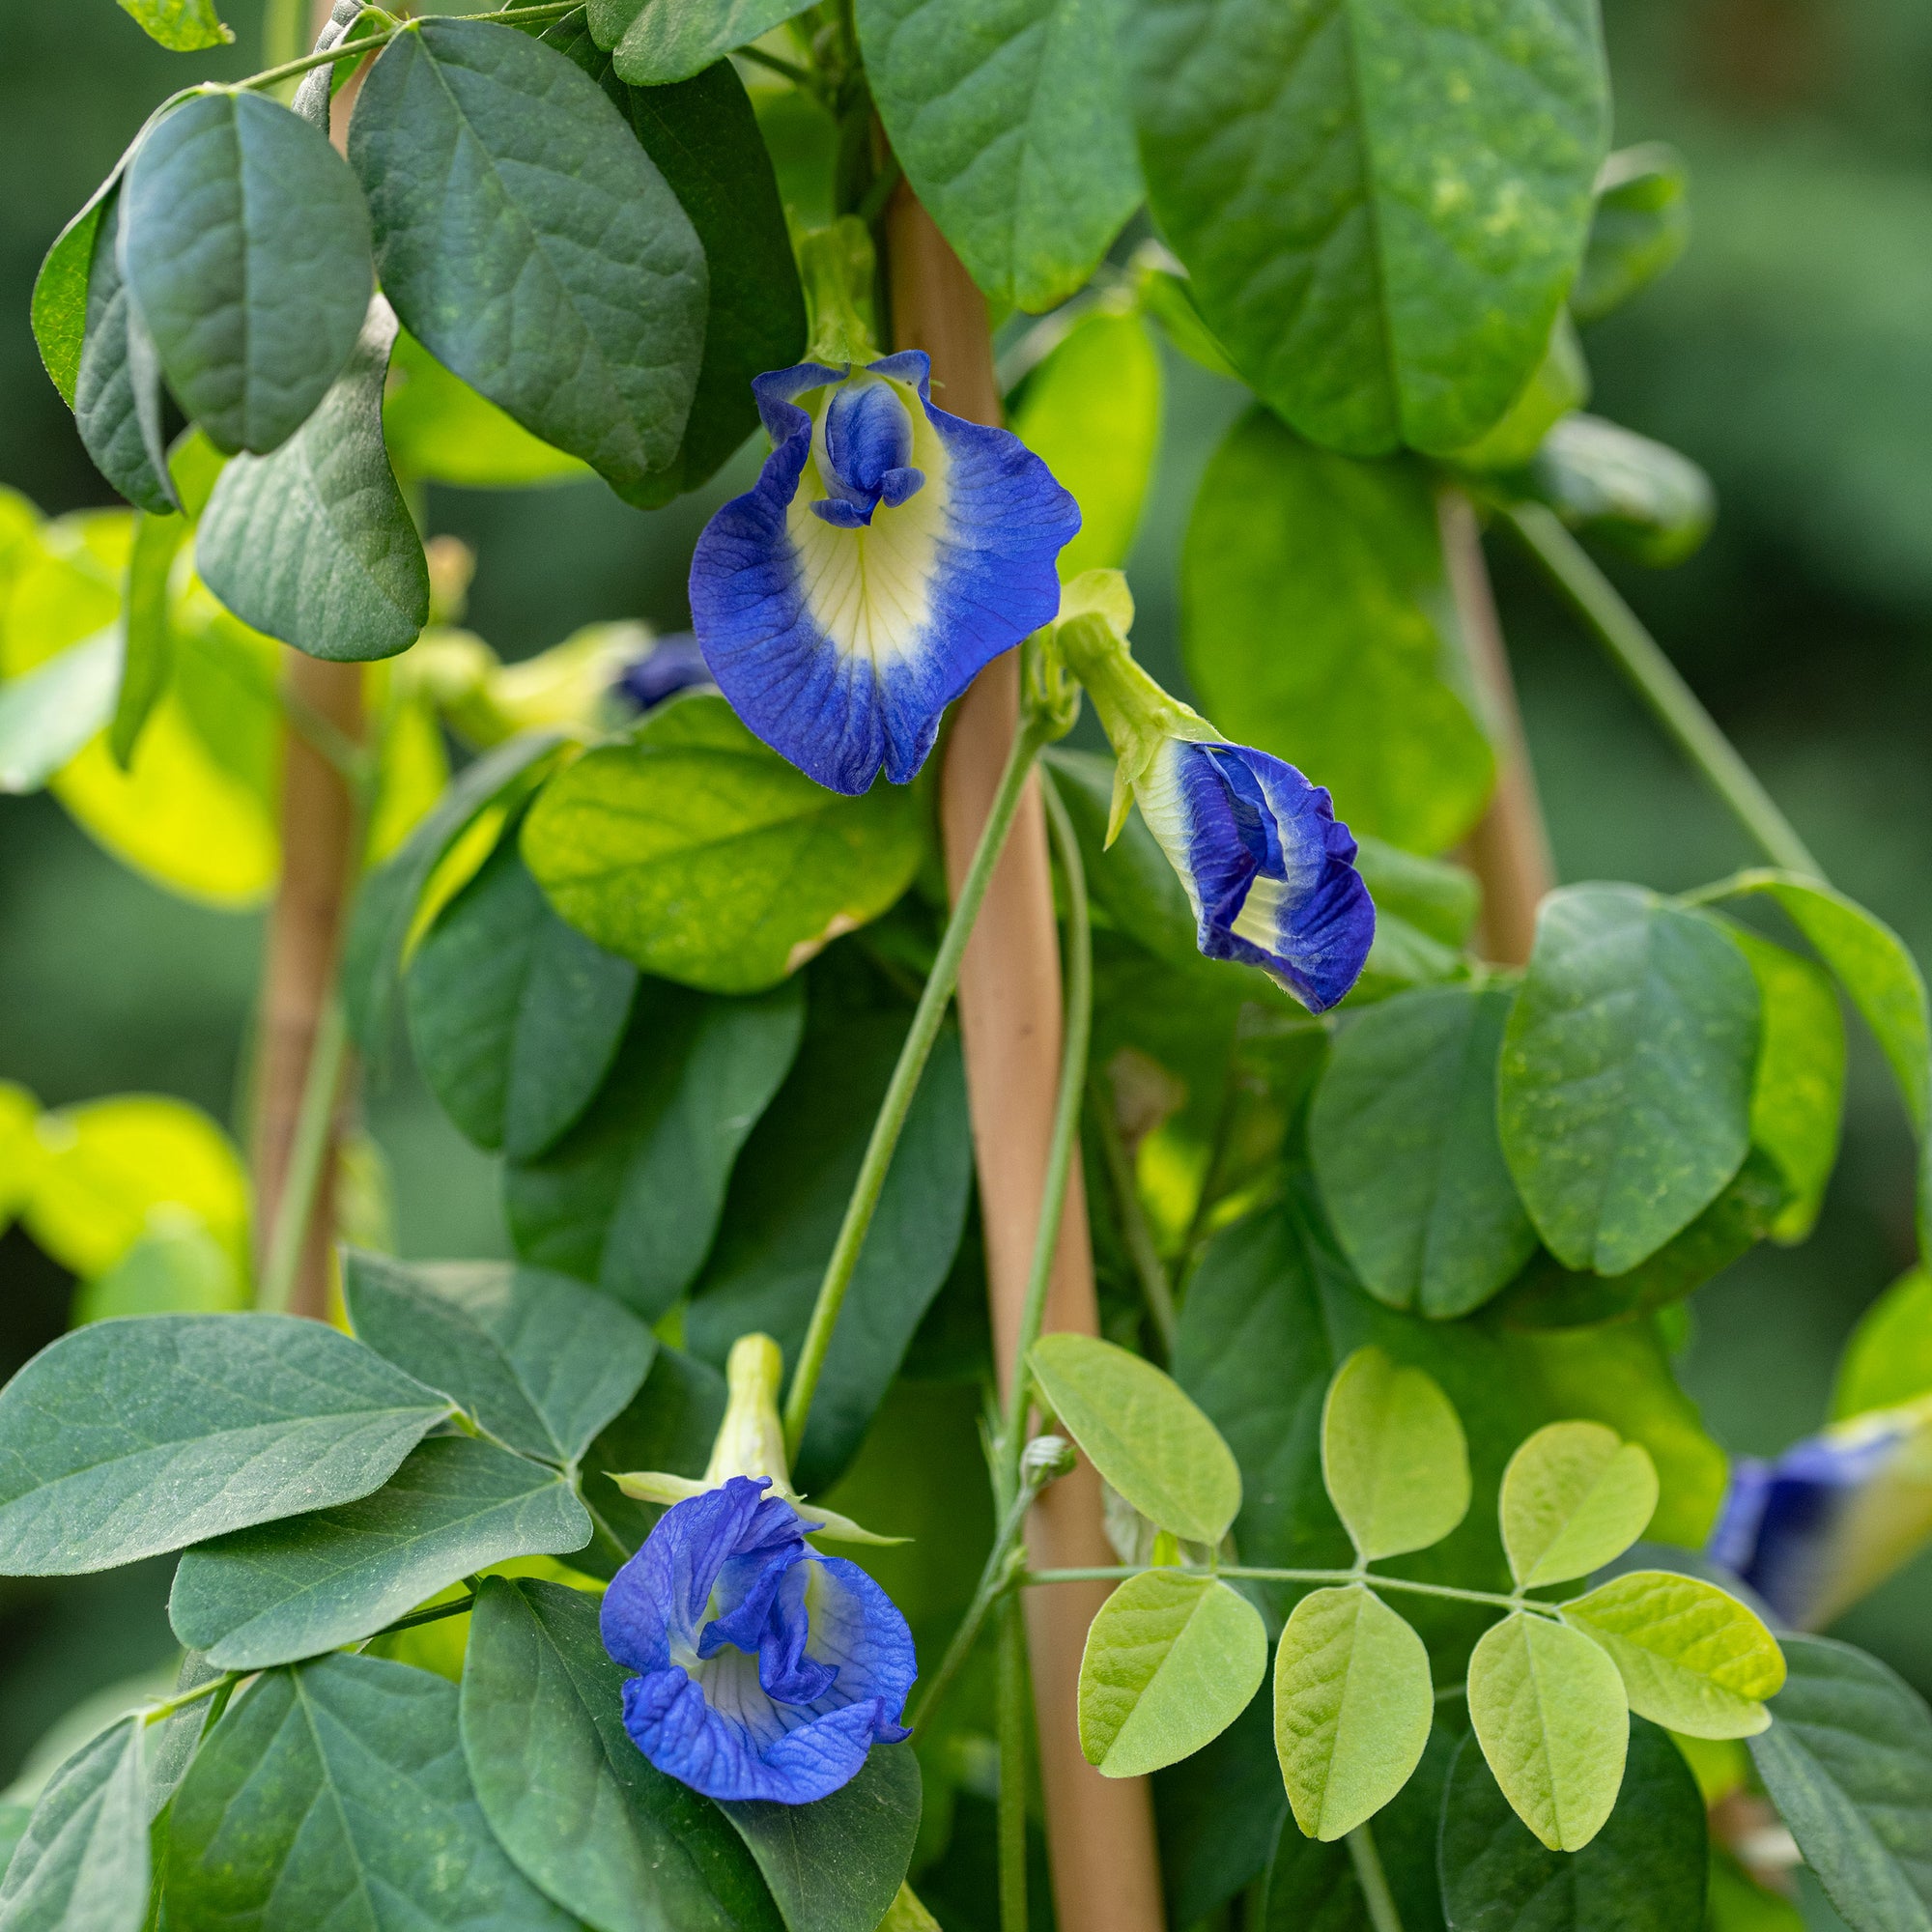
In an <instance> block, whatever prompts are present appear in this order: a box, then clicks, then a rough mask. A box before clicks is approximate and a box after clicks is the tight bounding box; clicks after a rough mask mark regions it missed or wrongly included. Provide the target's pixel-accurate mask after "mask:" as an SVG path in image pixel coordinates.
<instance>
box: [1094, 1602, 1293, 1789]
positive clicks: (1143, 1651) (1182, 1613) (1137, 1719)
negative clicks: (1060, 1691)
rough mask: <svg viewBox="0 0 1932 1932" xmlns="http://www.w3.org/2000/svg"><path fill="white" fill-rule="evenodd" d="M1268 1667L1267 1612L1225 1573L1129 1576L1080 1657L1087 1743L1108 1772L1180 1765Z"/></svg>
mask: <svg viewBox="0 0 1932 1932" xmlns="http://www.w3.org/2000/svg"><path fill="white" fill-rule="evenodd" d="M1266 1670H1267V1632H1266V1630H1265V1629H1264V1627H1263V1624H1262V1618H1261V1612H1260V1611H1259V1610H1257V1609H1256V1608H1255V1606H1254V1605H1252V1604H1251V1603H1249V1602H1248V1600H1247V1599H1246V1598H1245V1597H1243V1596H1242V1595H1241V1594H1240V1592H1239V1591H1237V1590H1235V1589H1233V1588H1231V1587H1230V1586H1229V1585H1228V1584H1226V1583H1223V1582H1221V1581H1220V1580H1219V1579H1218V1578H1216V1577H1208V1576H1204V1575H1202V1574H1200V1573H1199V1572H1189V1571H1184V1570H1149V1571H1147V1572H1145V1573H1144V1574H1143V1575H1141V1576H1138V1577H1129V1578H1128V1579H1127V1581H1126V1582H1124V1583H1122V1585H1121V1587H1120V1588H1119V1589H1118V1590H1116V1591H1115V1592H1114V1594H1113V1595H1112V1596H1111V1597H1109V1598H1108V1599H1107V1601H1106V1603H1105V1604H1103V1605H1101V1607H1100V1613H1099V1615H1098V1616H1096V1617H1095V1618H1094V1622H1093V1625H1092V1627H1091V1628H1090V1629H1089V1630H1088V1633H1087V1649H1086V1653H1085V1655H1083V1656H1082V1658H1081V1660H1080V1748H1081V1749H1082V1750H1083V1751H1084V1752H1085V1753H1086V1756H1087V1762H1088V1763H1089V1764H1092V1765H1096V1766H1098V1768H1099V1769H1100V1771H1101V1772H1102V1773H1103V1774H1104V1775H1105V1776H1108V1777H1137V1776H1140V1775H1141V1774H1142V1773H1144V1772H1150V1771H1158V1770H1159V1769H1160V1768H1161V1767H1162V1766H1163V1765H1169V1764H1178V1763H1179V1761H1180V1760H1181V1759H1182V1758H1184V1757H1189V1756H1191V1755H1192V1754H1193V1753H1194V1752H1195V1751H1198V1750H1199V1749H1200V1748H1201V1747H1202V1746H1203V1745H1205V1744H1208V1743H1209V1742H1210V1741H1211V1740H1213V1739H1214V1738H1217V1737H1219V1736H1220V1734H1221V1733H1222V1732H1223V1731H1224V1730H1226V1729H1227V1728H1228V1726H1229V1725H1230V1724H1232V1723H1233V1722H1234V1721H1235V1719H1236V1718H1238V1717H1239V1716H1240V1715H1241V1713H1242V1711H1243V1710H1245V1709H1246V1708H1247V1704H1248V1700H1249V1699H1250V1698H1251V1697H1252V1696H1253V1695H1254V1694H1255V1692H1256V1691H1257V1690H1259V1689H1260V1688H1261V1681H1262V1678H1263V1676H1264V1674H1265V1672H1266Z"/></svg>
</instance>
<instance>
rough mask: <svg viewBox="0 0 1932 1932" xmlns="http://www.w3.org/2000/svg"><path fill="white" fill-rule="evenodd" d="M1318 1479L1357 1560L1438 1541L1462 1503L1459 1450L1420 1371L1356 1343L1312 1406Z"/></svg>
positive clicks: (1452, 1419) (1458, 1516) (1450, 1420)
mask: <svg viewBox="0 0 1932 1932" xmlns="http://www.w3.org/2000/svg"><path fill="white" fill-rule="evenodd" d="M1321 1478H1322V1481H1323V1482H1324V1483H1326V1484H1327V1486H1328V1494H1329V1497H1330V1498H1331V1500H1332V1501H1333V1502H1334V1505H1335V1510H1336V1514H1337V1515H1339V1516H1340V1517H1341V1519H1342V1522H1343V1525H1344V1527H1345V1528H1346V1529H1347V1530H1348V1532H1349V1534H1350V1536H1351V1537H1352V1538H1353V1539H1354V1543H1355V1548H1356V1549H1358V1550H1359V1551H1360V1552H1361V1556H1362V1560H1363V1561H1364V1562H1365V1563H1373V1562H1375V1561H1376V1560H1377V1559H1378V1557H1383V1556H1400V1555H1401V1554H1402V1553H1403V1551H1404V1550H1406V1549H1426V1548H1428V1547H1429V1546H1430V1545H1431V1544H1432V1543H1439V1542H1440V1541H1441V1540H1442V1539H1443V1538H1444V1537H1445V1536H1447V1535H1448V1534H1449V1532H1450V1531H1451V1530H1452V1529H1454V1528H1455V1527H1456V1525H1457V1524H1458V1523H1459V1522H1461V1521H1462V1520H1463V1517H1464V1515H1466V1514H1467V1512H1468V1508H1469V1451H1468V1446H1467V1444H1466V1443H1465V1442H1464V1440H1463V1425H1462V1423H1461V1422H1459V1421H1458V1420H1457V1418H1456V1411H1455V1409H1454V1408H1453V1407H1451V1406H1450V1403H1449V1398H1448V1397H1447V1396H1446V1395H1444V1394H1443V1393H1442V1391H1441V1390H1440V1389H1439V1388H1438V1387H1437V1386H1436V1385H1435V1382H1434V1381H1433V1380H1432V1379H1431V1378H1429V1377H1428V1376H1426V1375H1424V1374H1423V1372H1422V1371H1421V1370H1420V1369H1404V1368H1398V1367H1397V1366H1396V1364H1395V1363H1394V1362H1393V1361H1391V1360H1390V1359H1389V1357H1388V1356H1387V1355H1386V1354H1384V1353H1383V1352H1382V1350H1379V1349H1377V1348H1367V1349H1357V1350H1355V1352H1354V1353H1353V1354H1352V1355H1350V1357H1349V1359H1348V1360H1347V1361H1346V1362H1344V1363H1343V1364H1342V1366H1341V1367H1340V1368H1339V1369H1338V1370H1337V1371H1336V1372H1335V1379H1334V1380H1333V1381H1332V1382H1330V1383H1329V1384H1328V1399H1327V1401H1326V1403H1325V1404H1324V1405H1323V1406H1322V1410H1321Z"/></svg>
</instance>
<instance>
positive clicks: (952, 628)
mask: <svg viewBox="0 0 1932 1932" xmlns="http://www.w3.org/2000/svg"><path fill="white" fill-rule="evenodd" d="M867 375H869V376H870V377H872V378H874V379H883V382H884V384H890V385H891V390H890V393H892V394H893V395H895V397H896V399H897V401H898V402H899V403H900V404H901V405H903V406H904V410H905V421H906V423H907V425H908V426H909V428H910V431H911V442H910V447H909V449H907V450H906V451H905V452H904V457H903V460H900V461H897V462H895V463H893V464H891V465H890V466H888V467H886V468H883V469H877V470H876V471H875V469H874V468H873V466H874V465H875V464H882V463H884V462H885V459H886V458H887V457H888V456H895V455H896V454H897V453H898V452H897V450H896V446H895V444H894V442H893V440H892V438H891V437H890V436H889V435H888V434H887V433H886V430H887V429H889V428H890V424H886V425H885V428H881V427H880V423H881V422H882V421H883V417H882V416H881V417H880V419H879V420H877V421H875V420H874V416H873V413H872V412H874V411H876V410H878V408H879V406H877V405H870V404H867V405H864V406H863V408H861V409H860V410H859V412H858V414H856V415H855V417H854V424H853V434H852V435H851V437H850V438H849V439H848V443H849V453H848V455H847V458H846V461H847V464H848V468H849V469H851V470H852V473H853V475H854V476H855V477H863V478H865V479H867V488H866V491H865V492H862V493H861V494H862V496H863V495H867V494H869V492H870V490H871V488H872V487H874V486H876V488H877V490H878V497H877V499H876V502H877V507H874V508H871V509H870V511H869V515H870V521H869V523H865V522H864V521H863V513H864V512H865V510H866V508H867V506H866V505H865V504H864V503H863V502H861V503H860V504H858V505H856V506H854V507H855V509H856V510H857V511H858V512H860V513H862V520H861V522H860V523H858V524H856V525H854V524H851V523H848V521H847V517H846V514H845V513H844V512H841V511H838V510H836V509H832V508H831V506H832V505H835V504H838V503H850V501H851V493H852V491H853V490H854V488H855V485H854V484H853V483H851V482H848V481H847V480H846V479H844V478H841V477H839V476H838V475H837V473H836V471H835V472H834V473H833V474H831V475H828V474H827V471H828V469H832V460H831V458H830V457H829V456H824V455H822V444H823V440H824V439H823V436H822V435H821V433H820V429H819V426H818V425H817V424H815V423H814V419H813V416H812V415H811V414H810V413H808V412H807V411H806V410H804V409H802V408H800V407H799V405H798V403H797V401H796V400H795V399H796V398H798V397H800V396H803V395H806V394H807V393H808V392H809V391H811V390H816V389H824V388H827V387H832V386H834V385H839V384H845V383H846V381H847V379H848V377H847V372H846V371H843V370H838V369H832V368H828V367H826V366H825V365H824V364H823V363H802V364H800V365H799V366H798V367H797V368H794V369H784V370H779V371H776V372H775V373H773V374H771V375H768V376H760V377H759V378H758V379H757V381H756V382H755V383H754V384H753V390H754V391H755V392H756V395H757V398H758V408H759V411H760V412H761V414H762V416H763V418H764V422H765V427H766V429H767V430H768V431H769V432H770V434H771V438H772V442H773V449H772V453H771V455H770V456H769V457H768V458H767V459H766V462H765V467H764V469H763V471H762V472H761V474H760V475H759V478H758V482H757V486H756V488H755V489H753V490H751V491H749V492H747V494H746V495H744V496H742V497H736V498H734V499H733V500H732V501H731V502H729V503H727V504H725V507H724V508H723V509H722V510H720V511H719V513H718V514H717V515H716V516H715V517H714V518H713V519H712V520H711V522H710V524H709V525H708V526H707V527H706V528H705V531H704V534H703V535H702V536H701V537H700V538H699V539H698V543H697V550H696V554H695V555H694V556H693V558H692V566H691V609H692V617H693V622H694V624H695V625H696V631H697V636H698V640H699V642H700V643H701V644H702V645H703V648H704V656H705V661H706V662H707V663H708V664H709V666H710V667H711V673H712V675H713V677H714V678H716V680H717V682H718V685H719V688H720V689H721V690H722V691H723V692H724V694H725V696H726V697H727V698H728V699H729V700H730V702H731V704H732V707H733V708H734V709H735V710H736V711H737V713H738V715H739V716H740V717H741V718H742V719H744V721H745V723H746V724H747V725H750V726H751V728H752V729H753V731H755V732H756V733H757V734H758V736H759V737H761V738H762V739H764V741H765V742H766V743H767V744H768V745H770V746H771V747H772V748H773V749H774V750H775V751H777V752H779V753H781V754H782V755H783V756H785V757H787V758H789V759H790V760H791V761H792V763H793V764H795V765H797V766H798V767H799V768H800V770H802V771H804V772H807V773H809V774H810V776H811V777H812V778H814V779H816V780H817V781H818V782H819V783H821V784H823V785H827V786H830V787H831V788H832V789H833V790H834V791H841V792H848V793H856V792H863V791H865V790H867V789H868V788H869V786H870V785H871V783H872V781H873V780H874V779H876V778H877V776H878V775H879V773H880V771H881V770H883V771H884V772H885V774H886V776H887V777H888V778H889V779H890V780H891V781H893V782H894V783H895V784H903V783H904V782H906V781H908V780H909V779H911V778H912V777H914V775H915V774H916V773H917V772H918V771H919V768H920V767H921V765H923V763H924V762H925V758H926V754H927V753H929V752H930V751H931V749H932V745H933V740H934V738H935V737H936V736H937V734H938V729H939V719H940V714H941V713H942V712H943V711H944V710H945V708H946V706H947V705H948V704H950V703H951V702H952V700H953V699H954V698H955V697H957V696H959V695H960V693H961V692H963V691H964V690H965V689H966V687H967V686H968V685H969V684H970V683H971V682H972V681H973V679H974V678H975V677H976V676H977V675H978V674H979V672H980V669H981V668H983V667H984V666H985V665H987V664H989V663H990V662H991V661H992V660H993V659H994V658H996V657H998V656H999V655H1000V654H1001V653H1002V652H1003V651H1007V650H1010V649H1011V648H1012V646H1013V645H1014V644H1016V643H1018V642H1019V640H1020V639H1022V638H1024V637H1025V636H1026V635H1027V634H1028V633H1029V632H1031V631H1034V630H1037V629H1038V628H1039V626H1040V625H1042V624H1044V623H1047V622H1049V621H1050V620H1051V619H1052V617H1053V615H1054V613H1055V611H1057V610H1058V609H1059V605H1060V585H1059V579H1058V576H1057V573H1056V569H1055V558H1056V557H1057V556H1058V555H1059V554H1060V551H1061V549H1062V548H1063V546H1065V544H1066V542H1067V541H1068V540H1069V539H1070V538H1071V537H1072V536H1073V534H1074V532H1075V531H1076V530H1077V529H1078V528H1079V527H1080V513H1079V510H1078V508H1077V507H1076V506H1075V504H1074V501H1073V499H1072V497H1069V496H1068V495H1067V494H1066V492H1065V490H1063V489H1062V488H1061V487H1060V485H1059V484H1058V483H1056V482H1055V481H1054V480H1053V477H1052V476H1051V474H1050V473H1049V472H1048V470H1047V469H1046V466H1045V465H1044V464H1042V463H1041V462H1040V461H1039V459H1038V458H1037V457H1036V456H1034V455H1033V454H1032V453H1031V452H1030V451H1029V450H1028V449H1027V448H1026V447H1025V445H1024V444H1023V443H1021V442H1020V441H1019V440H1018V439H1017V438H1016V437H1013V436H1011V435H1009V434H1008V432H1006V431H1005V430H998V429H989V428H985V427H983V426H981V425H980V424H978V423H969V422H965V421H963V420H962V419H961V418H959V417H957V416H953V415H949V414H948V413H947V412H945V411H944V410H937V409H934V408H933V407H932V403H931V400H930V396H929V393H928V388H929V382H928V370H927V362H926V358H925V356H924V355H922V354H920V353H919V352H917V351H907V352H906V353H905V354H903V355H889V356H887V357H885V358H884V359H883V360H881V361H878V362H874V363H872V364H871V365H870V368H869V370H868V371H867ZM878 386H881V384H879V383H878V382H876V381H875V382H874V383H872V384H866V385H864V387H862V389H861V390H860V391H859V394H860V396H861V398H862V400H863V395H864V392H865V388H867V387H878ZM837 403H838V391H837V389H836V388H835V392H834V394H833V395H832V396H831V397H830V398H828V399H827V401H826V405H825V406H824V407H823V408H821V410H820V412H819V413H820V418H821V420H823V419H825V418H829V417H830V415H831V410H832V405H835V404H837ZM913 471H917V472H918V473H919V477H920V479H921V480H920V481H919V482H918V483H915V481H914V478H913V475H912V474H911V473H910V472H913ZM895 498H896V500H895ZM820 505H824V506H826V509H824V510H819V508H818V506H820ZM815 510H817V511H818V514H814V511H815ZM828 511H829V512H830V514H829V515H828V514H827V512H828ZM835 517H836V518H837V519H838V522H836V523H835V522H834V521H832V519H833V518H835Z"/></svg>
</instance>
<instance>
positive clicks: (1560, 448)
mask: <svg viewBox="0 0 1932 1932" xmlns="http://www.w3.org/2000/svg"><path fill="white" fill-rule="evenodd" d="M1524 480H1525V482H1526V484H1527V487H1528V491H1529V494H1530V495H1531V496H1533V497H1537V498H1539V499H1540V500H1541V501H1543V502H1545V503H1548V505H1549V507H1550V508H1551V509H1552V510H1554V511H1555V512H1556V514H1557V515H1558V516H1559V517H1561V518H1562V519H1563V521H1564V522H1565V523H1566V524H1568V525H1569V526H1570V527H1571V528H1572V529H1574V530H1582V531H1584V532H1586V533H1587V534H1588V535H1590V536H1593V537H1602V538H1603V539H1604V540H1605V542H1606V543H1611V544H1614V545H1615V546H1616V547H1617V548H1618V549H1619V550H1621V551H1625V552H1627V553H1628V554H1630V555H1632V556H1634V557H1635V558H1636V560H1637V561H1638V562H1639V563H1645V564H1648V565H1650V566H1651V568H1652V569H1654V570H1661V569H1662V568H1664V567H1665V566H1667V565H1669V564H1673V563H1682V562H1683V561H1684V559H1685V558H1686V557H1687V556H1689V555H1690V554H1691V553H1692V552H1693V551H1694V550H1696V549H1697V548H1698V547H1699V546H1700V545H1701V544H1702V543H1703V541H1704V539H1705V537H1706V536H1708V535H1709V534H1710V530H1711V525H1712V522H1713V520H1714V519H1715V518H1716V516H1717V514H1718V499H1717V495H1716V493H1715V492H1714V491H1713V489H1712V488H1711V479H1710V478H1709V477H1708V476H1706V475H1705V474H1704V472H1703V470H1701V469H1698V467H1697V466H1696V465H1695V464H1694V463H1692V462H1691V461H1690V458H1689V457H1688V456H1680V455H1679V454H1678V453H1677V451H1676V450H1674V449H1670V448H1667V447H1666V446H1665V445H1664V444H1662V443H1661V442H1653V441H1652V440H1650V438H1649V437H1647V436H1638V435H1636V434H1635V433H1634V431H1632V430H1627V429H1623V428H1621V427H1619V425H1617V424H1616V423H1613V422H1605V420H1604V419H1603V417H1602V416H1591V415H1582V414H1577V415H1569V416H1565V417H1564V418H1563V420H1562V421H1561V422H1559V423H1558V424H1557V425H1556V426H1555V428H1553V429H1552V430H1551V431H1550V432H1549V434H1548V436H1547V437H1545V438H1544V439H1543V445H1542V447H1541V448H1540V449H1539V450H1538V451H1537V452H1536V460H1535V461H1534V462H1533V463H1532V464H1531V465H1530V468H1529V470H1528V473H1527V476H1526V478H1525V479H1524Z"/></svg>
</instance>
